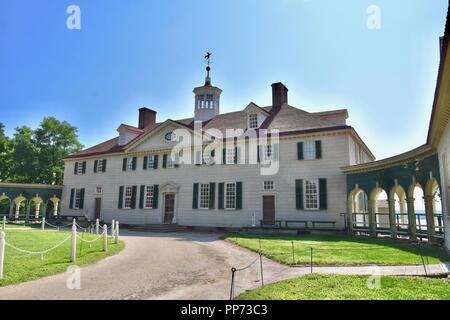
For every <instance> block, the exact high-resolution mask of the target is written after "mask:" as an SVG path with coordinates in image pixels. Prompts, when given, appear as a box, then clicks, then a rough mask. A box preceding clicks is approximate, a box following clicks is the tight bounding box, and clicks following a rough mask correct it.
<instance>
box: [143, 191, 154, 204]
mask: <svg viewBox="0 0 450 320" xmlns="http://www.w3.org/2000/svg"><path fill="white" fill-rule="evenodd" d="M144 208H145V209H153V186H146V187H145V206H144Z"/></svg>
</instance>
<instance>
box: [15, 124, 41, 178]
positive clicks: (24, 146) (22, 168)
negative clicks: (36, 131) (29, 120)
mask: <svg viewBox="0 0 450 320" xmlns="http://www.w3.org/2000/svg"><path fill="white" fill-rule="evenodd" d="M15 130H16V132H15V134H14V137H13V138H12V139H11V147H12V166H11V168H12V170H11V175H10V177H9V179H8V180H10V181H12V182H17V183H38V181H37V179H36V178H37V176H38V172H39V169H40V165H39V160H38V159H39V153H40V150H39V148H38V147H37V146H36V143H35V141H34V139H33V130H32V129H31V128H29V127H27V126H23V127H19V128H16V129H15Z"/></svg>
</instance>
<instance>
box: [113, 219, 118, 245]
mask: <svg viewBox="0 0 450 320" xmlns="http://www.w3.org/2000/svg"><path fill="white" fill-rule="evenodd" d="M114 243H119V221H116V233H115V234H114Z"/></svg>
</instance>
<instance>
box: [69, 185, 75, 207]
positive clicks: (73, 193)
mask: <svg viewBox="0 0 450 320" xmlns="http://www.w3.org/2000/svg"><path fill="white" fill-rule="evenodd" d="M74 197H75V189H71V190H70V205H69V209H73V199H74Z"/></svg>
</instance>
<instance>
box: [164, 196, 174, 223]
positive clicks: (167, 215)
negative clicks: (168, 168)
mask: <svg viewBox="0 0 450 320" xmlns="http://www.w3.org/2000/svg"><path fill="white" fill-rule="evenodd" d="M174 213H175V194H173V193H168V194H166V195H165V196H164V223H172V222H173V216H174Z"/></svg>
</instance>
